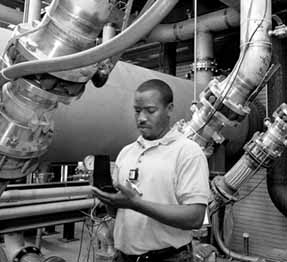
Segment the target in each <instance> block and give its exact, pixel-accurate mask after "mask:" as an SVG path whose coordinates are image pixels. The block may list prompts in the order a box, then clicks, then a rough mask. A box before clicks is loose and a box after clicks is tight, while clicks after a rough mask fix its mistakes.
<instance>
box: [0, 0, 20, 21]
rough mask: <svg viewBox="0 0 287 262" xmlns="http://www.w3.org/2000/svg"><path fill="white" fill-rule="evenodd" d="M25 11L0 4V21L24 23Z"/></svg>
mask: <svg viewBox="0 0 287 262" xmlns="http://www.w3.org/2000/svg"><path fill="white" fill-rule="evenodd" d="M22 20H23V13H22V12H21V11H18V10H16V9H13V8H10V7H7V6H5V5H1V4H0V21H1V22H2V23H5V24H13V25H17V24H20V23H22Z"/></svg>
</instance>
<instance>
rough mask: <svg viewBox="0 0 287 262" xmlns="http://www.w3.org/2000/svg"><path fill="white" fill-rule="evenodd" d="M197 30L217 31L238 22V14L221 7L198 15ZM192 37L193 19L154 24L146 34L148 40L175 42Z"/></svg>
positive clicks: (230, 9) (235, 25) (234, 25)
mask: <svg viewBox="0 0 287 262" xmlns="http://www.w3.org/2000/svg"><path fill="white" fill-rule="evenodd" d="M197 21H198V27H197V28H198V30H199V31H211V32H218V31H222V30H226V29H230V28H233V27H238V26H239V24H240V15H239V13H238V12H237V11H235V10H234V9H232V8H226V9H222V10H219V11H216V12H212V13H209V14H206V15H202V16H200V17H199V18H198V19H197ZM193 37H194V19H187V20H185V21H182V22H179V23H174V24H160V25H158V26H156V27H155V28H154V29H153V30H152V31H151V33H150V34H149V35H148V36H147V39H146V40H147V41H149V42H161V43H167V42H175V41H182V40H188V39H191V38H193Z"/></svg>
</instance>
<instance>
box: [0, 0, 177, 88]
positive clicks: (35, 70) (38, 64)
mask: <svg viewBox="0 0 287 262" xmlns="http://www.w3.org/2000/svg"><path fill="white" fill-rule="evenodd" d="M177 2H178V0H157V1H156V2H155V3H154V4H153V5H152V6H151V7H150V8H149V9H148V10H147V11H146V12H145V13H144V14H143V15H142V16H141V17H140V18H139V19H137V20H136V21H135V22H134V23H133V24H132V25H131V26H129V27H128V28H127V29H126V30H124V31H123V32H122V33H120V34H118V35H117V36H116V37H114V38H113V39H111V40H110V41H108V42H106V43H105V44H102V45H99V46H96V47H94V48H90V49H88V50H86V51H82V52H79V53H76V54H72V55H66V56H61V57H56V58H53V59H44V60H40V61H31V62H24V63H20V64H16V65H13V66H10V67H8V68H6V69H3V70H2V72H1V75H0V85H3V84H4V83H7V82H8V81H9V80H11V79H15V78H19V77H21V76H26V75H31V74H39V73H45V72H57V71H64V70H71V69H75V68H80V67H85V66H88V65H93V64H95V63H97V62H99V61H101V60H103V59H105V58H108V57H111V56H113V55H116V54H118V53H119V52H121V51H123V50H125V49H126V48H128V47H129V46H131V45H133V44H135V43H136V42H137V41H139V40H140V39H141V38H142V37H144V36H145V35H146V34H147V33H148V32H149V31H150V30H151V28H153V27H154V26H155V25H157V24H158V23H159V22H160V21H161V20H162V19H163V18H164V17H165V16H166V15H167V14H168V13H169V12H170V11H171V10H172V9H173V7H174V6H175V5H176V3H177Z"/></svg>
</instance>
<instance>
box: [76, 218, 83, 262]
mask: <svg viewBox="0 0 287 262" xmlns="http://www.w3.org/2000/svg"><path fill="white" fill-rule="evenodd" d="M84 228H85V221H84V222H83V226H82V231H81V239H80V248H79V252H78V258H77V262H80V257H81V253H82V246H83V236H84Z"/></svg>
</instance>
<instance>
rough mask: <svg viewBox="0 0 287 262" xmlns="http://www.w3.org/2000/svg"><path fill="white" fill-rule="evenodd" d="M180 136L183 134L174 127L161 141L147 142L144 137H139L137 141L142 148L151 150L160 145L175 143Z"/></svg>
mask: <svg viewBox="0 0 287 262" xmlns="http://www.w3.org/2000/svg"><path fill="white" fill-rule="evenodd" d="M180 135H181V133H180V132H179V131H178V130H177V128H176V127H173V128H172V129H171V130H169V131H168V132H167V133H166V134H165V135H164V136H163V137H162V138H160V139H156V140H146V139H144V138H143V137H142V136H139V137H138V139H137V143H138V144H139V145H140V146H141V147H142V148H150V147H154V146H159V145H168V144H170V143H172V142H174V141H175V140H176V139H177V138H178V137H179V136H180Z"/></svg>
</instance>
